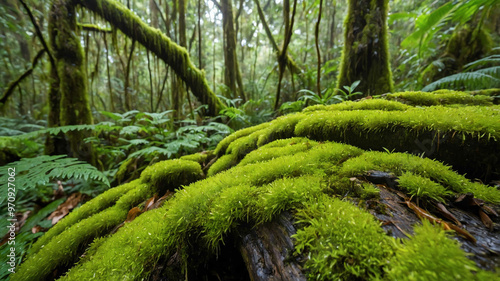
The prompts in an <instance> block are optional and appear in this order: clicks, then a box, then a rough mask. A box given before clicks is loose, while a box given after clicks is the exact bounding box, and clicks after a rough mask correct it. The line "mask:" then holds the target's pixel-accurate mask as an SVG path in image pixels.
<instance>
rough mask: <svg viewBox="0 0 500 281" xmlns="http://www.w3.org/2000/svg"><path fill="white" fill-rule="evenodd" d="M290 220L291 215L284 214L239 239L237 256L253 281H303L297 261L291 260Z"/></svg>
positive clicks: (292, 228) (303, 277) (292, 258)
mask: <svg viewBox="0 0 500 281" xmlns="http://www.w3.org/2000/svg"><path fill="white" fill-rule="evenodd" d="M291 220H292V217H291V215H290V214H289V213H288V212H284V213H283V214H282V215H280V216H279V217H278V218H277V219H275V220H274V221H272V222H269V223H265V224H263V225H260V226H258V227H256V228H255V229H252V230H251V231H250V232H249V233H248V234H246V235H244V236H242V237H241V245H240V252H241V255H242V257H243V260H244V262H245V265H246V267H247V270H248V274H249V275H250V279H251V280H252V281H264V280H295V281H300V280H306V277H305V276H304V273H303V270H302V267H301V266H300V264H299V261H297V258H294V257H293V253H294V251H295V249H294V245H293V241H292V239H291V237H290V236H292V235H293V234H295V233H296V230H295V227H294V226H293V224H292V222H291Z"/></svg>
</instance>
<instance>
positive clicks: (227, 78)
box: [221, 0, 246, 101]
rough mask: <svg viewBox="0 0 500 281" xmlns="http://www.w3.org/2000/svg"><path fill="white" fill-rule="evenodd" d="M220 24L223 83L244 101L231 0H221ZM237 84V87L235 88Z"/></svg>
mask: <svg viewBox="0 0 500 281" xmlns="http://www.w3.org/2000/svg"><path fill="white" fill-rule="evenodd" d="M221 12H222V25H223V30H224V64H225V71H224V84H226V86H227V87H229V89H230V90H231V92H232V93H233V95H239V96H240V97H241V98H242V99H243V101H246V97H245V93H244V91H243V82H242V79H241V72H240V68H239V65H238V58H237V56H236V33H235V31H234V18H233V5H232V3H231V0H221ZM236 84H238V88H236Z"/></svg>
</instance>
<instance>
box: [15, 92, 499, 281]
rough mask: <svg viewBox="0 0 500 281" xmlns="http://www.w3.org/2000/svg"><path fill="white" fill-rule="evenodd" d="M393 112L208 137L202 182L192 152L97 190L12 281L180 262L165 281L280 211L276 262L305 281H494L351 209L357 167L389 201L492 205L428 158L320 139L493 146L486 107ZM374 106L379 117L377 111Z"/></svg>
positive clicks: (290, 121)
mask: <svg viewBox="0 0 500 281" xmlns="http://www.w3.org/2000/svg"><path fill="white" fill-rule="evenodd" d="M395 103H396V102H394V101H382V102H380V101H379V100H373V101H369V100H368V101H363V102H361V103H358V104H356V103H352V102H350V103H345V104H344V105H342V104H340V105H337V107H336V108H337V109H335V107H334V106H332V107H326V108H319V107H316V109H314V110H311V109H308V110H305V111H304V112H302V113H298V114H293V115H288V116H283V117H280V118H278V119H276V120H274V121H272V122H270V123H266V124H262V125H259V126H255V127H252V128H247V129H244V130H240V131H237V132H235V133H234V134H232V135H230V136H229V137H227V138H226V139H224V140H223V141H221V143H220V144H219V146H218V147H217V149H216V150H215V152H214V154H216V155H217V156H218V157H219V158H218V160H217V161H216V162H215V163H214V164H213V165H212V166H211V168H210V169H209V171H208V173H207V177H206V178H204V179H203V178H202V177H203V175H202V171H201V167H200V165H199V163H200V162H203V161H205V160H206V159H204V158H203V156H202V155H191V156H187V157H183V159H184V160H169V161H164V162H160V163H157V164H155V165H153V166H151V167H148V168H147V169H146V170H145V171H144V172H143V173H142V175H141V177H140V179H138V180H136V181H134V182H131V183H128V184H125V185H122V186H119V187H116V188H114V189H111V190H110V191H108V192H106V193H104V194H102V195H100V196H98V197H96V198H95V199H93V200H91V201H90V202H89V203H87V204H85V205H83V206H82V207H81V208H80V209H78V210H77V211H75V212H73V213H72V214H70V215H69V216H68V217H67V218H64V219H63V220H62V221H61V222H59V223H58V224H57V225H56V226H55V227H54V228H52V229H51V230H50V231H49V232H48V233H46V234H45V235H44V236H43V237H42V239H40V240H39V241H38V242H37V244H35V245H34V247H33V249H32V251H31V253H30V254H29V256H28V258H27V260H26V261H24V263H23V264H21V266H20V267H19V270H18V272H17V273H16V274H14V275H12V280H43V279H50V278H51V277H50V276H51V274H52V273H53V271H54V270H56V269H59V270H66V269H67V268H70V269H69V271H67V273H66V275H64V276H62V277H61V279H62V280H89V279H97V280H122V279H133V280H140V279H148V278H151V277H152V276H153V274H155V276H156V273H158V271H161V272H169V270H168V267H169V266H170V267H172V261H178V263H181V264H182V266H180V267H179V268H182V269H179V271H182V272H180V274H179V276H182V277H184V276H189V275H190V274H195V272H197V270H199V269H201V268H203V267H204V266H205V265H206V264H207V263H208V261H209V260H211V259H216V255H217V253H218V250H220V249H221V248H223V247H226V245H225V244H224V242H225V241H226V242H227V241H229V240H234V239H237V237H239V236H238V233H239V232H244V231H245V229H248V228H255V227H256V226H259V225H261V224H263V223H265V222H270V221H273V220H274V219H275V218H276V217H277V216H278V215H279V214H281V213H282V212H283V211H289V212H291V213H292V214H293V216H294V217H295V218H296V219H297V220H298V224H297V225H298V227H299V230H298V231H297V234H296V235H295V236H294V237H295V250H296V253H295V254H292V256H290V257H289V260H288V262H296V260H297V255H300V254H302V257H303V259H305V261H304V262H305V263H304V266H305V268H306V269H307V271H306V275H307V276H308V278H309V279H317V280H331V279H342V280H372V279H386V280H400V279H402V280H406V279H409V277H408V276H415V275H416V274H418V273H420V272H425V274H426V275H425V277H426V278H427V280H431V279H432V278H433V276H435V277H439V278H441V277H442V274H441V273H439V272H434V271H435V268H436V267H435V266H436V265H439V270H440V272H446V273H450V274H449V276H448V275H446V278H447V279H448V280H474V279H477V280H491V278H493V277H492V276H494V273H490V272H487V271H482V270H480V269H478V267H477V266H476V265H475V263H474V262H471V261H470V260H468V259H467V258H466V253H465V252H464V251H463V250H461V249H460V247H459V244H458V243H457V242H455V241H453V240H452V239H451V238H450V237H448V236H449V235H451V233H450V234H445V232H444V231H443V230H442V229H441V228H440V226H431V225H428V224H424V226H422V227H417V228H416V229H415V233H416V234H415V236H413V238H411V239H409V240H406V241H402V242H403V243H400V241H398V240H396V239H395V238H392V237H391V236H389V235H387V234H386V232H385V231H384V230H383V229H382V228H381V226H380V225H381V224H380V222H379V221H377V220H376V219H375V217H374V216H373V215H372V214H370V212H368V210H364V209H362V208H359V207H358V206H356V205H355V204H353V202H354V203H355V202H359V201H358V200H360V199H362V200H368V199H369V200H372V202H374V201H373V200H375V201H376V200H378V199H377V197H378V193H379V188H378V187H376V186H374V185H373V184H370V183H369V182H364V183H363V184H362V185H361V187H359V186H357V185H356V184H355V182H356V181H357V177H359V176H360V175H363V174H365V173H366V172H367V171H370V170H378V171H385V172H391V173H392V174H394V175H396V176H398V177H399V178H398V181H399V187H398V188H399V190H400V192H402V193H404V194H406V195H408V196H414V197H415V198H418V199H420V200H421V201H429V202H431V201H432V200H438V201H440V202H450V201H451V200H452V199H453V196H456V195H459V194H462V193H472V194H474V196H475V197H476V198H479V199H482V200H484V201H485V202H487V203H486V204H490V206H493V208H497V207H498V205H491V204H499V203H500V191H499V190H498V189H497V188H495V187H491V186H487V185H484V184H481V183H478V182H472V181H471V180H469V179H468V178H466V177H464V176H463V175H461V174H458V173H456V172H455V171H453V169H454V167H450V166H447V165H445V164H443V163H442V162H439V161H436V160H432V159H428V158H421V157H419V156H416V155H411V154H408V153H390V152H379V151H366V150H363V149H361V148H358V147H356V146H352V145H349V144H345V143H340V142H332V141H331V140H339V136H340V140H342V139H343V137H344V136H346V135H347V134H349V136H357V137H358V138H360V139H362V140H363V141H365V140H367V145H369V142H368V141H374V142H376V141H377V140H374V139H376V138H381V137H387V136H384V134H390V135H389V136H392V137H393V138H397V139H399V141H403V140H405V139H404V138H400V136H394V135H393V134H394V131H396V132H398V133H399V132H402V133H404V132H415V133H416V134H417V135H419V134H420V135H421V134H424V133H425V132H429V131H431V130H436V129H437V130H439V131H440V132H447V133H453V134H455V135H456V136H457V138H458V136H460V142H459V143H460V144H466V145H469V144H470V142H472V140H477V139H479V141H481V142H478V143H481V144H482V143H483V142H484V144H485V146H483V147H481V146H477V147H479V148H480V149H485V151H484V153H489V154H492V152H493V153H495V150H487V148H488V145H491V144H493V145H494V147H496V148H498V144H497V140H498V139H499V137H500V136H499V132H500V130H499V129H500V128H498V126H500V122H498V121H500V116H499V114H500V110H499V108H498V107H495V106H488V107H486V106H482V107H479V106H461V107H456V108H455V107H452V108H450V107H443V106H431V107H426V108H415V107H412V106H409V105H404V104H402V105H401V106H398V105H396V104H395ZM359 104H361V105H359ZM384 104H386V105H389V106H391V107H392V109H393V110H391V111H387V110H382V108H380V107H381V106H383V105H384ZM361 107H364V109H361ZM339 108H342V109H339ZM389 113H391V114H392V115H390V114H389ZM449 114H452V118H451V117H450V115H449ZM396 129H397V130H396ZM404 137H407V136H404ZM446 145H449V144H448V143H446V142H443V143H441V146H446ZM377 149H379V148H377ZM389 149H391V148H389ZM441 149H443V148H442V147H441ZM496 151H498V150H496ZM476 153H477V151H476ZM187 159H189V160H187ZM191 160H195V161H191ZM472 165H475V164H472ZM172 188H177V191H176V192H175V195H174V196H173V197H172V198H171V199H169V200H168V201H166V203H165V204H163V205H162V206H160V207H159V208H156V209H152V210H149V211H147V212H145V213H143V214H141V215H140V216H138V217H137V218H135V219H134V220H133V221H131V222H127V223H125V225H124V226H123V227H121V228H120V229H119V230H118V231H116V233H111V234H109V235H106V234H108V233H109V232H110V231H109V230H110V229H111V228H113V227H114V226H115V225H117V224H119V223H121V222H122V221H123V220H124V219H125V216H126V215H127V211H128V210H129V209H131V208H133V207H134V206H137V205H138V204H140V202H143V201H144V200H146V199H147V198H148V197H150V196H152V195H153V194H154V193H159V192H165V191H167V190H172ZM160 195H161V194H160ZM346 196H347V197H346ZM370 198H371V199H370ZM360 206H361V205H360ZM495 206H496V207H495ZM496 231H497V232H498V230H496ZM491 235H492V236H495V235H496V234H495V233H492V234H491ZM434 241H435V242H434ZM460 241H463V240H460ZM481 242H484V241H480V240H479V239H478V243H481ZM433 243H438V244H433ZM467 243H468V242H467ZM433 245H442V247H441V246H440V247H435V246H433ZM82 253H84V255H83V258H81V259H80V261H79V262H78V263H75V262H76V261H77V259H78V256H80V255H82ZM234 254H236V255H237V251H236V252H235V253H234ZM306 256H307V258H305V257H306ZM451 256H452V257H453V259H451V258H448V257H451ZM429 270H431V271H432V272H430V273H429V272H428V271H429ZM59 272H60V271H59ZM405 272H408V274H409V275H408V276H406V275H404V273H405ZM477 272H479V273H477ZM60 273H61V272H60ZM476 273H477V274H476ZM239 274H241V272H240V273H239ZM195 276H196V275H195ZM406 277H408V278H406ZM448 277H449V278H448ZM429 278H430V279H429ZM443 278H445V277H443ZM446 278H445V279H446ZM417 279H418V278H417ZM445 279H443V280H445ZM422 280H426V279H425V278H424V279H422Z"/></svg>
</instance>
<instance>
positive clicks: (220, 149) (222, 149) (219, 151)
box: [214, 123, 268, 156]
mask: <svg viewBox="0 0 500 281" xmlns="http://www.w3.org/2000/svg"><path fill="white" fill-rule="evenodd" d="M267 126H268V124H267V123H263V124H260V125H257V126H253V127H249V128H245V129H241V130H239V131H236V132H234V133H232V134H230V135H229V136H227V137H226V138H225V139H223V140H222V141H221V142H219V144H218V145H217V147H216V148H215V151H214V153H215V155H217V156H222V155H224V154H225V153H226V149H227V148H228V146H229V145H230V144H231V143H232V142H233V141H235V140H237V139H239V138H241V137H244V136H248V135H250V134H251V133H253V132H256V131H258V130H262V129H264V128H266V127H267Z"/></svg>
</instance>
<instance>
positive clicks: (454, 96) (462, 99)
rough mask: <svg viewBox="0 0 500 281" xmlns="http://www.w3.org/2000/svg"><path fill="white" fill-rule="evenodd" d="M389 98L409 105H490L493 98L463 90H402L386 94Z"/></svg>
mask: <svg viewBox="0 0 500 281" xmlns="http://www.w3.org/2000/svg"><path fill="white" fill-rule="evenodd" d="M386 98H387V99H389V100H397V101H403V102H405V103H408V104H411V105H423V106H431V105H449V104H464V105H492V104H493V102H492V101H493V98H492V97H489V96H486V95H471V94H468V93H465V92H458V91H450V90H439V91H435V92H432V93H428V92H404V93H395V94H389V95H387V96H386Z"/></svg>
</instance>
